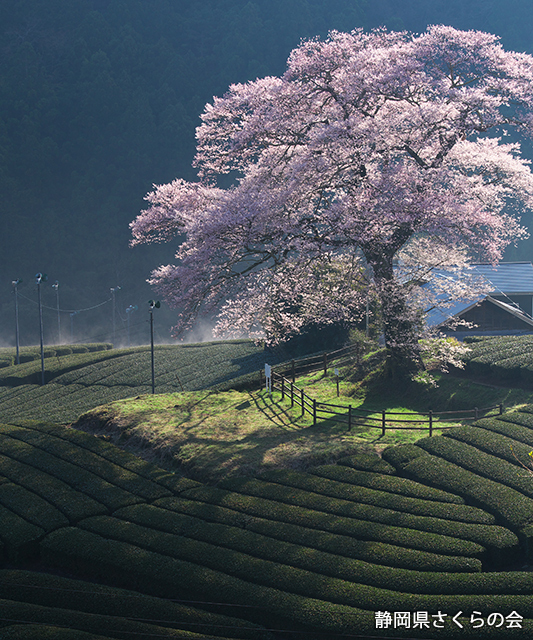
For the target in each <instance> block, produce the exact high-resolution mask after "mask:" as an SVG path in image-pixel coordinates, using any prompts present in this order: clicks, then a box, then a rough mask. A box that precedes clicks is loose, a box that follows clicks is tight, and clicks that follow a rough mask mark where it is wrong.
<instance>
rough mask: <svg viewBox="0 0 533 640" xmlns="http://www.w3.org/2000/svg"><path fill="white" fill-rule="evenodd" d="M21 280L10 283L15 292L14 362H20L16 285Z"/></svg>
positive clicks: (17, 290)
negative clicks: (15, 353)
mask: <svg viewBox="0 0 533 640" xmlns="http://www.w3.org/2000/svg"><path fill="white" fill-rule="evenodd" d="M21 282H22V278H17V279H16V280H13V282H12V283H11V284H12V285H13V293H14V294H15V344H16V349H17V357H16V364H20V337H19V289H18V286H19V284H20V283H21Z"/></svg>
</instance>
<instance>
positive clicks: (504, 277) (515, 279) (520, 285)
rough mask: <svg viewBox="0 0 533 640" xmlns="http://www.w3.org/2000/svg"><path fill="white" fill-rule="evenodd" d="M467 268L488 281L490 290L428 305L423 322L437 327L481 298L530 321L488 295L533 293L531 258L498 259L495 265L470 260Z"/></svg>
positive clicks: (514, 307) (516, 308) (512, 307)
mask: <svg viewBox="0 0 533 640" xmlns="http://www.w3.org/2000/svg"><path fill="white" fill-rule="evenodd" d="M471 269H472V271H473V272H474V273H476V274H478V275H480V276H482V277H483V278H485V279H486V280H487V281H488V282H489V289H491V288H492V289H491V290H490V293H489V294H488V295H486V294H485V295H482V294H480V295H479V296H477V297H475V298H472V299H470V300H464V301H461V302H456V303H454V304H452V305H451V306H447V307H446V308H434V309H431V310H430V311H428V313H427V315H426V322H427V324H428V325H429V326H430V327H438V326H439V325H441V324H443V323H445V322H446V321H447V320H449V319H450V318H452V317H454V316H461V315H463V314H464V313H466V312H467V311H469V310H470V309H472V308H473V307H474V306H475V305H477V304H479V303H480V302H482V301H483V300H485V299H487V300H489V301H490V302H491V303H492V304H495V305H496V306H499V307H501V308H502V309H504V310H505V311H507V312H508V313H511V314H512V315H514V316H517V317H519V318H520V319H522V320H524V322H526V323H527V324H532V325H533V321H532V320H531V319H530V318H529V317H528V316H527V315H526V314H525V313H524V312H523V311H522V310H521V309H519V308H518V307H517V306H516V305H513V304H508V303H507V302H503V301H501V300H495V299H494V298H493V297H491V296H495V295H533V264H532V263H531V262H502V263H500V264H497V265H491V264H481V263H478V264H472V265H471ZM443 273H445V274H446V277H455V276H453V275H452V274H450V273H448V272H443Z"/></svg>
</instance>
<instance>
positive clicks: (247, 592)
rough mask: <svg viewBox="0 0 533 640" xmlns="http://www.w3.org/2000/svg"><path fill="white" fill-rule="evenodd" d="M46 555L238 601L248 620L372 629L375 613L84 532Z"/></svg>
mask: <svg viewBox="0 0 533 640" xmlns="http://www.w3.org/2000/svg"><path fill="white" fill-rule="evenodd" d="M41 553H42V556H43V559H44V560H45V561H46V562H47V563H49V564H52V565H54V566H58V567H63V568H68V569H69V570H72V569H73V568H74V569H81V568H83V569H84V570H85V572H86V573H88V574H90V575H93V576H97V577H99V578H101V579H102V580H104V581H108V580H111V579H112V580H114V581H115V582H120V583H121V584H124V583H126V584H128V585H130V586H133V588H135V589H136V590H139V591H141V592H144V593H146V592H149V593H151V594H154V595H162V596H163V597H165V598H175V599H180V598H183V597H184V596H185V598H186V599H187V600H191V599H192V598H195V597H197V598H200V599H202V600H203V601H213V602H218V603H221V602H226V603H228V604H232V603H235V602H237V603H239V605H240V607H241V608H240V611H245V613H246V615H247V617H248V618H251V619H254V618H255V619H256V621H259V622H261V621H262V620H265V621H267V622H268V624H269V626H272V625H276V624H280V625H283V627H284V628H287V627H286V626H285V625H287V624H289V623H296V624H299V625H307V626H311V627H318V628H320V629H321V630H322V631H325V632H332V633H344V632H348V631H353V629H363V630H364V629H367V630H370V629H372V628H373V623H374V614H373V613H372V612H370V611H367V612H365V611H363V610H362V609H360V608H358V607H355V606H346V605H339V604H335V603H331V602H327V601H322V600H318V599H316V598H309V597H304V596H299V595H297V594H293V593H290V592H286V591H282V590H280V589H275V588H272V587H265V586H262V585H258V584H256V583H255V581H251V582H249V581H246V580H242V579H240V578H236V577H234V576H231V575H228V574H225V573H223V572H220V571H216V570H213V569H209V568H208V567H205V566H201V565H198V564H195V563H193V562H188V561H184V560H178V559H176V558H171V557H168V556H163V555H161V554H158V553H155V552H152V551H147V550H143V549H140V548H139V547H135V546H133V545H130V544H128V543H125V542H119V541H115V540H108V539H106V538H103V537H102V536H98V535H96V534H94V533H91V532H89V531H83V530H81V529H74V528H63V529H60V530H58V531H55V532H53V533H51V534H49V535H48V536H46V538H45V539H44V540H43V541H42V542H41ZM243 607H245V609H243Z"/></svg>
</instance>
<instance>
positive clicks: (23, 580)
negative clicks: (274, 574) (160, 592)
mask: <svg viewBox="0 0 533 640" xmlns="http://www.w3.org/2000/svg"><path fill="white" fill-rule="evenodd" d="M0 598H2V599H5V600H11V601H15V602H21V603H22V602H24V603H27V604H33V605H40V606H43V607H54V608H58V609H65V610H69V611H75V612H84V613H88V614H97V615H99V616H110V617H113V618H126V619H128V618H129V619H139V620H145V621H149V620H153V621H157V624H158V625H159V626H160V627H165V628H171V629H174V628H179V629H180V630H182V631H189V632H194V633H195V634H208V635H213V636H224V637H226V636H228V635H231V637H232V638H242V639H249V640H255V639H256V638H260V639H263V640H270V638H271V634H270V633H268V632H266V631H265V630H263V629H262V628H261V627H258V626H257V625H254V624H252V623H251V622H248V621H243V620H240V619H238V618H233V617H229V616H225V615H220V614H216V613H210V612H207V611H203V610H201V609H196V608H194V607H192V606H186V605H183V604H178V603H176V602H172V601H170V600H166V599H160V598H154V597H150V596H143V595H141V594H140V593H138V592H134V591H130V590H126V589H118V588H115V587H108V586H104V585H100V584H96V583H89V582H86V581H82V580H74V579H71V578H66V577H62V576H55V575H51V574H46V573H41V572H32V571H22V570H0ZM0 624H1V623H0ZM160 631H161V632H162V633H163V629H162V628H161V629H160ZM129 635H132V634H131V633H130V634H129ZM0 637H1V633H0Z"/></svg>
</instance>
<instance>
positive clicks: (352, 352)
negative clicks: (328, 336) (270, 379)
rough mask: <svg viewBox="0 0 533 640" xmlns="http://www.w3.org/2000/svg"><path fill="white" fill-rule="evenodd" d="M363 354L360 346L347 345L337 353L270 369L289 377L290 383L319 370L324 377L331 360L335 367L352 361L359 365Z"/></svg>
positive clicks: (332, 352)
mask: <svg viewBox="0 0 533 640" xmlns="http://www.w3.org/2000/svg"><path fill="white" fill-rule="evenodd" d="M363 352H364V350H363V347H362V346H361V345H358V344H356V345H348V346H347V347H342V349H337V351H331V352H329V353H320V354H317V355H314V356H309V357H308V358H300V359H298V360H291V361H290V362H289V363H287V362H285V363H283V364H280V365H275V367H272V369H273V370H274V368H275V369H276V374H277V375H281V376H285V377H291V378H292V381H293V382H295V380H296V376H297V375H301V374H303V373H309V372H311V371H319V370H320V369H323V371H324V375H326V373H327V370H328V363H329V362H330V361H331V360H333V359H335V361H336V366H343V365H345V364H349V363H350V362H353V361H354V360H355V361H356V362H357V363H359V362H360V361H361V357H362V355H363ZM340 358H342V360H340Z"/></svg>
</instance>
